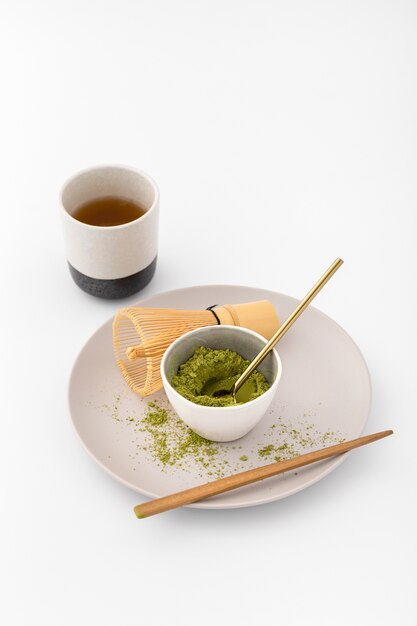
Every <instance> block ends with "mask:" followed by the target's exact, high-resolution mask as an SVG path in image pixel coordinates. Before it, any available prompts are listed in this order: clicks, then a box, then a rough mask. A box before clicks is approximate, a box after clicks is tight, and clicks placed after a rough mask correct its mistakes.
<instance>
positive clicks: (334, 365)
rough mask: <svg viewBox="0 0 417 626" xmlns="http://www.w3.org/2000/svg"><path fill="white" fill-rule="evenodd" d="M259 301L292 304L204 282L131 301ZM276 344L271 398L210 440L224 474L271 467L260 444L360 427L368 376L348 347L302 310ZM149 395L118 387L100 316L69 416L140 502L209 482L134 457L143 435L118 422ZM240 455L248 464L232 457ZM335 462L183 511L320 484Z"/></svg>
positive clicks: (313, 440) (73, 386) (251, 501)
mask: <svg viewBox="0 0 417 626" xmlns="http://www.w3.org/2000/svg"><path fill="white" fill-rule="evenodd" d="M264 299H268V300H270V301H271V302H272V303H273V304H274V306H275V308H276V310H277V312H278V315H279V317H280V319H281V321H282V320H284V319H286V317H287V316H288V315H289V314H290V313H291V311H293V309H294V308H295V306H296V305H297V303H298V301H297V300H295V299H294V298H291V297H289V296H285V295H283V294H279V293H275V292H272V291H266V290H263V289H255V288H251V287H236V286H228V285H220V286H217V285H214V286H213V285H210V286H202V287H192V288H186V289H179V290H175V291H170V292H166V293H162V294H159V295H156V296H152V297H150V298H147V299H146V300H142V301H141V302H140V305H141V306H153V307H164V308H184V309H193V308H195V309H204V308H206V307H207V306H210V305H212V304H227V303H232V304H233V303H239V302H249V301H253V300H264ZM138 304H139V303H138ZM277 348H278V351H279V354H280V356H281V359H282V364H283V375H282V379H281V381H280V385H279V388H278V392H277V395H276V398H275V400H274V402H273V405H272V407H271V409H270V410H269V411H268V413H267V414H266V415H265V417H264V418H263V419H262V420H261V422H260V423H259V424H258V426H257V427H256V428H255V429H254V430H253V431H251V432H250V433H249V434H248V435H246V436H245V437H243V438H242V439H240V440H239V441H237V442H234V443H230V444H219V445H220V446H221V447H222V448H221V455H222V458H223V459H224V460H226V461H227V465H226V470H225V471H226V473H227V472H228V471H229V472H234V471H238V470H240V469H241V470H244V469H250V468H251V467H256V466H258V465H262V464H265V463H268V462H272V461H273V460H274V458H273V456H266V457H265V456H264V457H262V456H260V455H259V451H260V450H262V449H263V448H265V446H268V445H270V444H272V445H274V446H275V448H276V447H277V446H279V445H280V444H282V443H287V444H288V445H289V446H295V447H299V446H300V445H301V448H300V450H299V452H306V451H308V450H310V449H312V448H314V447H323V445H330V444H332V443H334V442H335V441H336V440H337V439H339V440H340V439H341V438H346V439H352V438H355V437H358V436H359V435H360V434H361V432H362V430H363V428H364V425H365V422H366V420H367V417H368V413H369V408H370V401H371V385H370V378H369V373H368V369H367V367H366V363H365V361H364V359H363V356H362V355H361V353H360V351H359V349H358V348H357V346H356V344H355V343H354V342H353V340H352V339H351V338H350V337H349V335H348V334H347V333H346V332H345V331H344V330H343V329H342V328H341V327H340V326H339V325H338V324H336V323H335V322H334V321H333V320H332V319H330V318H329V317H327V316H326V315H324V314H323V313H321V312H320V311H318V310H317V309H315V308H314V307H309V308H308V310H307V311H305V313H304V314H303V315H302V316H301V318H300V319H299V320H298V321H297V322H296V324H295V325H294V327H293V328H292V329H291V330H290V331H289V332H288V334H287V335H286V336H285V337H284V338H283V339H282V341H281V342H280V343H279V344H278V346H277ZM154 398H157V399H159V400H160V401H161V402H162V403H164V402H166V399H165V394H164V392H163V391H161V392H159V393H158V394H156V395H155V396H152V398H145V399H141V398H140V397H139V396H137V395H136V394H134V393H133V392H131V391H130V389H129V388H128V387H127V385H126V383H125V382H124V379H123V377H122V375H121V373H120V371H119V369H118V367H117V365H116V363H115V359H114V355H113V345H112V320H111V319H110V320H109V321H108V322H106V323H105V324H104V325H103V326H101V328H99V329H98V330H97V331H96V333H94V335H93V336H92V337H91V338H90V339H89V341H88V342H87V343H86V345H85V346H84V348H83V349H82V350H81V352H80V354H79V356H78V358H77V360H76V362H75V364H74V368H73V371H72V374H71V379H70V384H69V405H70V412H71V417H72V421H73V423H74V426H75V429H76V431H77V433H78V435H79V437H80V439H81V441H82V443H83V444H84V446H85V447H86V449H87V451H88V452H89V453H90V454H91V456H92V457H93V458H94V459H95V460H96V461H97V463H99V465H101V467H103V468H104V469H105V470H107V471H108V472H109V473H110V474H111V475H112V476H114V478H117V479H118V480H120V481H121V482H122V483H124V484H125V485H128V486H129V487H131V488H132V489H134V490H136V491H138V492H139V493H142V494H144V495H146V496H150V497H159V496H163V495H167V494H169V493H172V492H175V491H178V490H181V489H186V488H188V487H190V486H193V485H196V484H200V483H202V482H205V481H207V480H210V479H211V478H212V477H211V476H208V475H206V472H207V470H205V469H202V467H201V465H199V464H198V463H196V462H194V460H193V459H191V460H189V461H188V463H187V464H186V467H185V468H178V467H170V466H167V467H163V466H159V465H158V463H157V462H156V461H155V460H154V459H153V458H152V456H151V455H148V454H147V452H145V451H143V447H144V446H145V444H146V441H145V439H144V438H145V437H146V436H147V435H146V433H143V432H140V430H139V429H134V428H133V426H131V423H130V422H129V421H126V420H125V417H126V416H134V418H135V420H136V419H140V418H141V417H142V416H143V415H144V414H145V412H146V410H147V406H148V401H149V400H150V399H154ZM293 431H294V433H293V434H292V432H293ZM293 435H294V438H293V439H292V437H293ZM244 455H245V456H247V457H248V459H247V460H246V461H241V460H240V458H241V457H242V456H244ZM345 458H346V455H342V456H340V457H337V458H334V459H328V460H326V461H322V462H320V463H316V464H313V465H310V466H308V467H306V468H303V469H300V470H298V471H296V472H288V473H286V474H284V475H282V476H279V477H275V478H272V479H268V480H265V481H262V482H260V483H256V484H254V485H249V486H247V487H243V488H241V489H238V490H235V491H232V492H230V493H226V494H222V495H220V496H216V497H213V498H210V499H209V500H206V501H205V502H200V503H196V504H194V505H191V506H194V507H199V508H218V509H219V508H233V507H242V506H254V505H256V504H263V503H265V502H271V501H273V500H278V499H279V498H284V497H286V496H289V495H291V494H293V493H296V492H297V491H300V490H301V489H304V488H305V487H308V486H309V485H311V484H313V483H315V482H316V481H318V480H320V479H321V478H323V477H324V476H326V474H328V473H329V472H330V471H332V470H333V469H334V468H335V467H337V465H339V464H340V463H342V461H343V460H344V459H345ZM213 477H214V476H213Z"/></svg>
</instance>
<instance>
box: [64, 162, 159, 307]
mask: <svg viewBox="0 0 417 626" xmlns="http://www.w3.org/2000/svg"><path fill="white" fill-rule="evenodd" d="M104 196H119V197H122V198H126V199H128V200H131V201H133V202H137V203H138V204H139V205H140V206H141V207H143V208H144V209H145V210H146V212H145V214H144V215H142V216H141V217H139V218H138V219H136V220H134V221H132V222H128V223H127V224H120V225H118V226H94V225H91V224H84V223H83V222H80V221H78V220H77V219H75V218H74V217H73V216H72V215H73V213H74V212H75V211H76V209H78V207H79V206H81V205H82V204H84V203H85V202H88V201H90V200H94V199H97V198H102V197H104ZM61 205H62V218H63V227H64V239H65V246H66V254H67V260H68V265H69V269H70V273H71V276H72V278H73V279H74V282H75V283H76V284H77V285H78V286H79V287H80V288H81V289H83V290H84V291H86V292H87V293H89V294H91V295H93V296H98V297H100V298H123V297H126V296H130V295H131V294H133V293H136V292H137V291H140V290H141V289H143V287H145V285H147V284H148V283H149V281H150V280H151V279H152V277H153V275H154V273H155V268H156V258H157V244H158V212H159V192H158V188H157V186H156V184H155V183H154V181H153V180H152V179H151V178H150V177H149V176H148V175H147V174H145V173H144V172H140V171H138V170H135V169H132V168H128V167H120V166H113V165H108V166H103V167H95V168H91V169H88V170H84V171H82V172H80V173H78V174H76V175H75V176H73V177H72V178H71V179H70V180H69V181H68V182H67V183H66V184H65V185H64V187H63V190H62V193H61Z"/></svg>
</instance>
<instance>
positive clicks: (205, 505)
mask: <svg viewBox="0 0 417 626" xmlns="http://www.w3.org/2000/svg"><path fill="white" fill-rule="evenodd" d="M219 287H220V288H222V289H224V288H226V289H227V288H231V289H247V290H253V291H263V292H264V293H270V294H273V295H274V296H283V297H284V298H290V299H292V300H294V301H295V302H299V301H300V300H299V299H297V298H295V297H294V296H289V295H287V294H284V293H282V292H279V291H274V290H272V289H264V288H263V287H252V286H249V285H231V284H222V283H217V284H207V285H191V286H189V287H180V288H178V289H169V290H167V291H161V292H157V293H155V294H153V295H149V296H147V297H145V298H141V299H140V300H138V301H136V302H134V303H132V304H129V306H132V307H135V306H143V305H144V304H146V302H147V300H152V299H154V298H156V297H157V296H165V295H168V294H171V293H174V292H175V293H179V292H181V291H190V290H199V289H216V288H219ZM308 308H309V309H310V308H311V309H314V310H315V311H316V312H317V313H318V314H319V315H320V316H322V317H324V318H326V320H328V321H329V322H331V323H332V324H333V325H335V326H336V327H337V328H338V329H339V330H340V331H342V333H344V334H345V335H346V336H347V338H348V339H349V340H350V342H351V343H352V345H353V347H354V348H355V349H356V350H357V352H358V354H359V356H360V358H361V360H362V362H363V365H364V368H365V372H366V378H367V387H368V391H369V401H368V407H367V412H366V417H365V420H364V423H363V426H362V429H361V431H360V433H359V435H358V436H360V434H362V433H363V430H364V427H365V425H366V423H367V421H368V419H369V415H370V411H371V406H372V381H371V375H370V372H369V368H368V364H367V362H366V360H365V357H364V355H363V353H362V351H361V349H360V348H359V346H358V345H357V343H356V342H355V340H354V339H353V338H352V337H351V336H350V334H349V333H348V332H347V331H346V330H345V329H344V328H343V326H341V325H340V324H339V323H338V322H336V321H335V320H334V319H333V318H331V317H330V316H329V315H327V313H324V312H323V311H321V310H320V309H318V308H317V307H314V306H311V305H309V307H308ZM113 319H114V315H112V316H111V317H109V318H108V319H107V320H105V321H104V322H103V323H102V324H101V325H100V326H99V327H98V328H97V329H96V330H95V331H94V332H93V333H92V334H91V335H90V336H89V337H88V339H87V340H86V341H85V342H84V344H83V345H82V347H81V348H80V350H79V351H78V354H77V356H76V358H75V361H74V363H73V365H72V367H71V370H70V375H69V379H68V384H67V405H68V412H69V415H70V421H71V423H72V426H73V429H74V430H75V432H76V435H77V438H78V440H79V441H80V442H81V445H82V447H83V448H84V450H86V452H87V453H88V455H89V456H90V457H91V458H92V459H93V460H94V461H95V462H96V463H97V464H98V465H99V466H100V467H101V468H102V469H103V470H104V471H105V472H106V473H107V474H109V475H110V476H112V477H113V478H114V479H116V480H117V481H118V482H119V483H122V484H123V485H125V486H126V487H129V489H131V490H133V491H135V492H136V493H139V494H141V495H142V496H145V497H146V498H151V499H154V498H159V497H161V496H160V495H158V494H154V493H151V492H149V491H147V490H146V489H143V488H138V487H137V486H136V485H134V484H132V483H131V482H129V481H128V480H126V479H124V478H122V477H121V476H119V475H118V474H116V473H115V472H113V470H111V469H110V468H109V467H107V466H106V465H105V464H104V463H103V462H102V461H101V460H100V459H99V458H98V457H97V456H96V455H95V454H94V453H93V452H92V450H90V448H89V447H88V446H87V444H86V443H85V441H84V440H83V438H82V436H81V434H80V432H79V430H78V428H77V425H76V424H75V422H74V419H73V414H72V411H71V389H72V384H73V379H74V377H75V371H76V368H77V365H78V361H79V360H80V359H81V357H82V355H83V353H84V350H85V349H86V348H87V345H88V344H89V343H90V341H91V340H92V339H93V338H94V337H95V336H96V335H98V334H99V333H100V332H101V331H102V329H103V328H104V327H105V326H107V325H108V324H109V323H112V321H113ZM351 452H352V451H350V452H347V453H345V454H341V455H340V456H339V457H331V458H330V459H328V460H327V461H330V460H331V461H332V462H331V463H328V464H327V466H326V467H325V468H324V470H323V471H322V472H321V473H319V474H318V475H317V476H314V477H312V478H311V479H310V480H308V481H307V482H305V483H303V484H301V485H297V486H296V487H293V488H292V489H290V490H288V491H286V492H284V493H280V494H275V495H271V496H270V497H267V498H265V497H263V498H262V500H250V501H245V502H243V503H239V502H237V503H229V504H224V503H222V502H216V501H211V502H210V500H212V499H211V498H208V499H207V500H204V501H201V502H195V503H193V504H188V505H186V508H195V509H206V510H209V509H215V510H220V509H225V510H226V509H238V508H245V507H253V506H260V505H262V504H269V503H271V502H276V501H278V500H282V499H283V498H288V497H289V496H292V495H294V494H296V493H298V492H299V491H302V490H304V489H307V487H311V485H314V484H315V483H316V482H318V481H319V480H322V479H323V478H325V477H326V476H328V474H330V473H331V472H332V471H334V470H335V469H336V468H337V467H339V465H340V464H341V463H343V462H344V461H345V460H346V459H347V458H348V456H350V454H351Z"/></svg>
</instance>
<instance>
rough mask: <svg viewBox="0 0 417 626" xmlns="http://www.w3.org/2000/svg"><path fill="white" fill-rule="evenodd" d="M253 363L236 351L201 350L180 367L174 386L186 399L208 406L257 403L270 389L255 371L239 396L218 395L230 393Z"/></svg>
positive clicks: (266, 382)
mask: <svg viewBox="0 0 417 626" xmlns="http://www.w3.org/2000/svg"><path fill="white" fill-rule="evenodd" d="M249 363H250V361H248V360H246V359H244V358H243V357H242V356H240V354H237V352H234V351H233V350H228V349H226V350H214V349H212V348H206V347H205V346H200V347H199V348H197V350H196V351H195V352H194V354H193V356H192V357H191V358H190V359H188V361H186V362H185V363H183V364H182V365H180V367H179V369H178V372H177V373H176V374H175V375H174V376H173V378H172V380H171V385H172V386H173V388H174V389H175V390H176V391H177V392H178V393H180V394H181V395H182V396H184V398H187V400H190V401H191V402H194V403H195V404H203V405H205V406H232V405H235V404H243V403H245V402H249V401H250V400H254V399H255V398H257V397H258V396H260V395H261V394H263V393H265V391H267V390H268V389H269V383H268V381H267V380H266V378H265V376H264V375H263V374H261V372H259V371H257V370H255V371H254V372H253V373H252V374H251V375H250V376H249V378H248V380H247V381H246V382H245V383H244V384H243V385H242V387H241V388H240V389H239V391H238V392H237V394H236V403H235V402H234V399H233V396H232V395H231V394H226V395H220V396H218V397H217V395H216V394H217V393H219V392H220V393H221V392H225V391H227V390H229V389H230V388H231V387H232V386H233V384H234V383H235V382H236V380H237V379H238V378H239V376H240V375H241V374H242V373H243V372H244V370H245V369H246V368H247V367H248V365H249Z"/></svg>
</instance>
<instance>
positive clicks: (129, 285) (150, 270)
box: [68, 257, 157, 300]
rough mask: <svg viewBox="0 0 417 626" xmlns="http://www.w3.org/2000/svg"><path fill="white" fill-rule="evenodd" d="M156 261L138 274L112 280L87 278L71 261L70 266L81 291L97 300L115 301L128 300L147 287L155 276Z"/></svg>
mask: <svg viewBox="0 0 417 626" xmlns="http://www.w3.org/2000/svg"><path fill="white" fill-rule="evenodd" d="M156 259H157V257H155V258H154V260H153V261H152V263H150V264H149V265H148V266H147V267H145V268H144V269H143V270H140V271H139V272H136V274H132V275H131V276H125V277H124V278H114V279H110V280H103V279H101V278H91V277H90V276H86V275H85V274H82V273H81V272H79V271H78V270H76V269H75V267H73V266H72V265H71V263H70V262H69V261H68V266H69V270H70V272H71V276H72V278H73V280H74V282H75V284H76V285H78V287H80V289H82V290H83V291H85V292H86V293H89V294H90V295H92V296H96V297H97V298H107V299H108V300H115V299H117V298H127V297H128V296H131V295H133V294H134V293H137V292H138V291H140V290H141V289H143V288H144V287H146V285H147V284H148V283H149V282H150V281H151V280H152V278H153V275H154V274H155V269H156Z"/></svg>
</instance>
